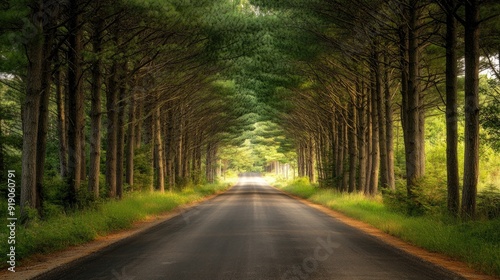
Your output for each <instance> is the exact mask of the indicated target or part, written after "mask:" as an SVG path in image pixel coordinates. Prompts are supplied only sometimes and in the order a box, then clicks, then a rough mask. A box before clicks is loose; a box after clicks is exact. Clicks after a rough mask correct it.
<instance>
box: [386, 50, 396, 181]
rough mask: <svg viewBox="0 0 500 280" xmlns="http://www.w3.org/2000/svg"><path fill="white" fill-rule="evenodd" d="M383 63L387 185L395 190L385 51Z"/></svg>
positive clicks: (387, 70)
mask: <svg viewBox="0 0 500 280" xmlns="http://www.w3.org/2000/svg"><path fill="white" fill-rule="evenodd" d="M384 60H385V62H384V64H385V74H384V77H385V82H384V88H385V89H384V92H385V96H384V105H385V122H386V123H385V135H386V136H385V142H386V150H387V157H386V158H387V180H388V181H387V187H388V188H389V189H390V190H393V191H394V190H396V178H395V174H394V133H393V130H394V125H393V109H392V94H391V89H390V84H389V83H390V81H391V75H390V72H389V56H388V55H387V52H385V55H384Z"/></svg>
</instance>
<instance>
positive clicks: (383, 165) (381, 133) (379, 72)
mask: <svg viewBox="0 0 500 280" xmlns="http://www.w3.org/2000/svg"><path fill="white" fill-rule="evenodd" d="M377 44H378V42H377ZM375 48H378V46H376V47H375ZM374 60H375V65H376V66H375V71H376V76H377V79H376V88H377V115H378V118H377V121H378V124H377V126H378V140H379V151H380V185H381V187H382V188H389V167H388V164H389V159H388V156H387V126H386V125H387V122H386V108H385V102H384V99H385V93H384V90H383V85H382V84H383V79H382V78H383V69H382V68H383V67H382V57H381V55H380V51H379V50H375V57H374Z"/></svg>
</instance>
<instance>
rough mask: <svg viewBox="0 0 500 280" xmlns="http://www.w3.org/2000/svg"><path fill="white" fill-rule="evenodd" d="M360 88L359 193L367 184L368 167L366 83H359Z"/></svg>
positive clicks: (358, 134)
mask: <svg viewBox="0 0 500 280" xmlns="http://www.w3.org/2000/svg"><path fill="white" fill-rule="evenodd" d="M360 83H361V85H359V86H358V87H359V88H358V94H359V95H358V105H357V107H358V130H357V136H358V166H359V172H358V173H359V174H358V183H357V189H356V190H357V191H358V192H364V190H365V186H366V185H365V183H366V167H367V161H366V160H367V155H366V140H365V139H366V126H367V122H366V120H367V117H366V112H365V106H366V102H365V100H366V99H365V89H364V83H363V82H358V84H360Z"/></svg>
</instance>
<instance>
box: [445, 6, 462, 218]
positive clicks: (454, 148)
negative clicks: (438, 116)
mask: <svg viewBox="0 0 500 280" xmlns="http://www.w3.org/2000/svg"><path fill="white" fill-rule="evenodd" d="M456 5H457V4H456V1H455V0H443V1H442V6H443V7H445V12H446V173H447V187H448V200H447V205H448V212H449V213H450V214H451V215H452V216H458V211H459V207H460V192H459V186H460V182H459V181H460V180H459V173H458V113H457V111H458V101H457V99H458V98H457V92H458V89H457V76H458V66H457V41H458V40H457V37H458V34H457V33H458V32H457V19H456V18H455V14H454V13H455V7H456Z"/></svg>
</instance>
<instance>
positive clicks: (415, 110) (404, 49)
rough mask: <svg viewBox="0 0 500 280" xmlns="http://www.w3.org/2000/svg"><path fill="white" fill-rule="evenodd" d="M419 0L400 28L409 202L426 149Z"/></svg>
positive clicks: (412, 3) (421, 171) (412, 1)
mask: <svg viewBox="0 0 500 280" xmlns="http://www.w3.org/2000/svg"><path fill="white" fill-rule="evenodd" d="M419 4H420V3H419V0H410V1H409V7H408V8H407V9H406V14H407V17H408V22H407V26H403V27H401V28H400V39H401V42H400V47H401V61H402V63H401V64H402V65H401V66H402V69H401V73H402V79H401V80H402V81H401V83H402V90H401V93H402V96H403V110H402V124H403V133H404V140H405V156H406V181H407V192H408V197H409V198H410V199H412V200H413V199H414V198H415V194H414V188H415V186H416V185H417V183H418V181H419V180H420V178H422V176H423V175H424V171H425V165H424V163H425V150H424V144H425V143H424V141H423V133H424V131H423V127H424V121H423V106H422V103H423V102H422V100H421V86H420V81H419V72H420V70H419V67H420V57H421V54H420V46H419V41H420V31H419V28H420V27H419V25H420V16H421V9H420V8H419V7H418V5H419Z"/></svg>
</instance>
